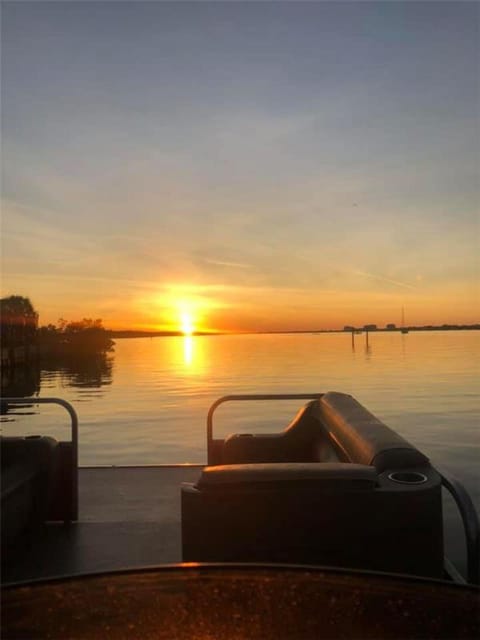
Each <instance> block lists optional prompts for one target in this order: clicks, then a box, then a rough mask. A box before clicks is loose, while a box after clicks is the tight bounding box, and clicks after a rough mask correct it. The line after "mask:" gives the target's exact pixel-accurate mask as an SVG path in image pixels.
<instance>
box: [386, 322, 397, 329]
mask: <svg viewBox="0 0 480 640" xmlns="http://www.w3.org/2000/svg"><path fill="white" fill-rule="evenodd" d="M396 328H397V325H396V324H394V323H393V322H390V323H389V324H387V326H386V329H387V331H395V329H396Z"/></svg>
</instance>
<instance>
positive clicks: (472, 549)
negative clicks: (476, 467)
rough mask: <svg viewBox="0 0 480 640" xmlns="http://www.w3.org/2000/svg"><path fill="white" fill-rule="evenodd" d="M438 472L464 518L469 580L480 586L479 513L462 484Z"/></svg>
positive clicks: (446, 473)
mask: <svg viewBox="0 0 480 640" xmlns="http://www.w3.org/2000/svg"><path fill="white" fill-rule="evenodd" d="M437 471H438V472H439V473H440V476H441V478H442V485H443V486H444V487H445V489H447V491H448V492H449V493H450V494H451V496H452V497H453V499H454V500H455V503H456V505H457V507H458V510H459V512H460V515H461V517H462V522H463V529H464V531H465V542H466V549H467V580H468V582H469V583H470V584H480V523H479V520H478V515H477V512H476V511H475V507H474V506H473V502H472V499H471V498H470V496H469V495H468V493H467V491H466V489H465V487H464V486H463V485H462V483H461V482H460V481H459V480H457V479H456V478H454V477H453V476H452V475H451V474H450V473H449V472H447V471H445V470H444V469H441V470H439V469H437Z"/></svg>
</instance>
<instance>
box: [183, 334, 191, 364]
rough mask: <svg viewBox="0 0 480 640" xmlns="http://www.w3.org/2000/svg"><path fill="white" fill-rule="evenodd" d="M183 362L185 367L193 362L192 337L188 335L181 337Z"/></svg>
mask: <svg viewBox="0 0 480 640" xmlns="http://www.w3.org/2000/svg"><path fill="white" fill-rule="evenodd" d="M183 362H184V364H185V365H186V366H187V367H191V366H192V363H193V338H192V336H190V335H185V337H184V338H183Z"/></svg>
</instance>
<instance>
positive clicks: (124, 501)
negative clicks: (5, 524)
mask: <svg viewBox="0 0 480 640" xmlns="http://www.w3.org/2000/svg"><path fill="white" fill-rule="evenodd" d="M200 470H201V466H185V465H179V466H164V467H162V466H159V467H105V468H100V467H83V468H80V469H79V479H78V482H79V520H78V522H74V523H71V524H63V523H48V524H46V525H44V526H43V527H42V528H41V529H40V530H38V531H36V532H35V535H34V536H31V535H30V536H27V537H23V538H21V539H19V540H18V541H17V543H16V546H15V548H14V549H13V550H12V551H11V552H10V553H7V554H4V557H2V582H3V583H10V582H18V581H23V580H33V579H37V578H46V577H54V576H62V575H73V574H82V573H91V572H97V571H110V570H116V569H125V568H131V567H142V566H149V565H158V564H165V563H174V562H181V518H180V485H181V483H182V482H194V481H195V480H196V479H197V478H198V476H199V474H200Z"/></svg>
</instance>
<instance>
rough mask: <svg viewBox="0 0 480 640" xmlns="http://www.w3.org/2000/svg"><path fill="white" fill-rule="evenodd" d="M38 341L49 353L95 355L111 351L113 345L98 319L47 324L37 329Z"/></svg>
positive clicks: (60, 321)
mask: <svg viewBox="0 0 480 640" xmlns="http://www.w3.org/2000/svg"><path fill="white" fill-rule="evenodd" d="M39 340H40V344H41V345H42V346H45V347H47V350H48V351H49V352H53V351H56V352H63V353H79V354H81V353H83V354H87V355H88V354H95V353H97V354H98V353H106V352H108V351H111V350H112V348H113V345H114V342H113V340H111V338H110V334H109V332H108V331H107V330H106V329H105V328H104V327H103V326H102V321H101V319H100V318H98V319H96V320H92V319H91V318H84V319H83V320H78V321H74V322H67V320H64V319H63V318H61V319H60V320H59V321H58V325H57V326H55V325H52V324H49V325H47V326H46V327H41V328H40V329H39Z"/></svg>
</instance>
